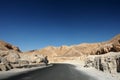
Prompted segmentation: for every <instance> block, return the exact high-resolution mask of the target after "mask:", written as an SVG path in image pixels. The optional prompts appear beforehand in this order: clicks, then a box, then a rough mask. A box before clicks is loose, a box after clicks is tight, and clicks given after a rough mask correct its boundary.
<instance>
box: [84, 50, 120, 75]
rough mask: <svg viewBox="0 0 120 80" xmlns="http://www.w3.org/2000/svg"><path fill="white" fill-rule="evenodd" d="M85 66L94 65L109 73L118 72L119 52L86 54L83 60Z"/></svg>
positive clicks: (119, 65)
mask: <svg viewBox="0 0 120 80" xmlns="http://www.w3.org/2000/svg"><path fill="white" fill-rule="evenodd" d="M91 64H92V65H91ZM85 67H95V68H96V69H98V70H101V71H104V72H109V73H116V72H120V52H110V53H107V54H103V55H93V56H88V57H87V58H86V61H85Z"/></svg>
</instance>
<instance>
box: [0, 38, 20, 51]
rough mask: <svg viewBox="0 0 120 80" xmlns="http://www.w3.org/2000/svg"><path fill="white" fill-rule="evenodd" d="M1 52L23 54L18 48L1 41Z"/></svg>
mask: <svg viewBox="0 0 120 80" xmlns="http://www.w3.org/2000/svg"><path fill="white" fill-rule="evenodd" d="M0 50H5V51H6V50H14V51H17V52H21V50H20V49H19V48H18V47H16V46H13V45H11V44H9V43H7V42H4V41H1V40H0Z"/></svg>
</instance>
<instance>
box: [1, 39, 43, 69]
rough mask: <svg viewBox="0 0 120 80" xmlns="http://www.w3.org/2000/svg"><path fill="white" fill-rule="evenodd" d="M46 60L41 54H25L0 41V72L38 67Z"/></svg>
mask: <svg viewBox="0 0 120 80" xmlns="http://www.w3.org/2000/svg"><path fill="white" fill-rule="evenodd" d="M43 59H44V56H42V55H40V54H24V53H23V52H21V51H20V49H19V48H18V47H16V46H13V45H11V44H9V43H7V42H4V41H0V70H1V71H6V70H10V69H12V68H18V67H21V68H22V67H26V66H33V64H35V65H38V64H40V63H41V61H42V60H43Z"/></svg>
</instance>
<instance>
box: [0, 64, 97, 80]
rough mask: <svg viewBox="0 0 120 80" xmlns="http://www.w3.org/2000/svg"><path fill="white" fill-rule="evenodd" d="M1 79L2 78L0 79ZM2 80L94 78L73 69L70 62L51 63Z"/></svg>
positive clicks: (83, 79) (80, 79) (85, 79)
mask: <svg viewBox="0 0 120 80" xmlns="http://www.w3.org/2000/svg"><path fill="white" fill-rule="evenodd" d="M2 80H3V79H2ZM4 80H96V79H95V78H93V77H90V76H88V75H86V74H84V73H83V72H80V71H78V70H76V69H75V66H74V65H71V64H62V63H61V64H60V63H59V64H53V66H51V67H47V68H43V69H37V70H33V71H29V72H26V73H23V74H20V75H16V76H12V77H9V78H8V79H4Z"/></svg>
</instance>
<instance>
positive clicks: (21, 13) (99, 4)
mask: <svg viewBox="0 0 120 80" xmlns="http://www.w3.org/2000/svg"><path fill="white" fill-rule="evenodd" d="M119 33H120V2H119V0H94V1H93V0H0V39H1V40H4V41H6V42H9V43H11V44H13V45H16V46H19V47H20V49H21V50H22V51H27V50H32V49H40V48H44V47H47V46H50V45H52V46H61V45H73V44H80V43H84V42H85V43H86V42H87V43H93V42H101V41H106V40H109V39H111V38H112V37H113V36H115V35H117V34H119Z"/></svg>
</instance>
